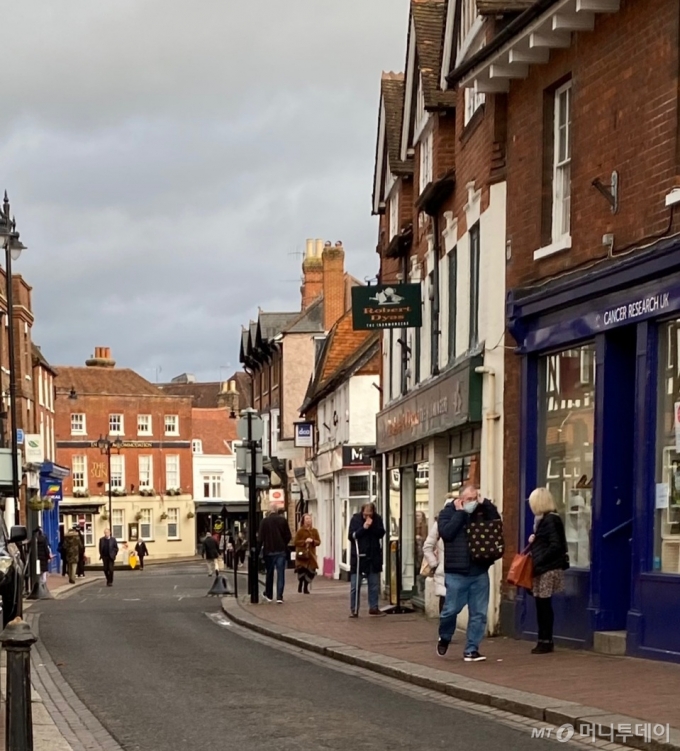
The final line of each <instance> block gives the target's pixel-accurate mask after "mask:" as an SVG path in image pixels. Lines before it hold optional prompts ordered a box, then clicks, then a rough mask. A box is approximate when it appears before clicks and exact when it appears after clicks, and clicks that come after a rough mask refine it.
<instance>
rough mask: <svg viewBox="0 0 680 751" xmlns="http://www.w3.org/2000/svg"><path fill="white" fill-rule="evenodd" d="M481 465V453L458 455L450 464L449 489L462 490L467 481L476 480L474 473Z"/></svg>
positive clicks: (453, 490)
mask: <svg viewBox="0 0 680 751" xmlns="http://www.w3.org/2000/svg"><path fill="white" fill-rule="evenodd" d="M478 466H479V454H473V455H471V456H456V457H454V458H453V459H451V463H450V465H449V490H450V491H451V492H452V493H453V492H455V491H456V490H460V489H461V488H462V487H463V485H464V484H465V483H467V482H472V481H474V479H475V478H474V477H473V473H474V471H475V468H476V467H478Z"/></svg>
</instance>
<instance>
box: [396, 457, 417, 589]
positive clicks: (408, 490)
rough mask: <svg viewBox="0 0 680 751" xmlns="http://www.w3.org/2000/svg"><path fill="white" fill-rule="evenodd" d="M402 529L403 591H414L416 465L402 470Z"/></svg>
mask: <svg viewBox="0 0 680 751" xmlns="http://www.w3.org/2000/svg"><path fill="white" fill-rule="evenodd" d="M401 501H402V514H401V530H402V538H401V544H400V546H399V549H400V552H401V591H402V592H414V589H415V581H416V578H415V577H416V571H415V560H416V557H415V545H414V540H415V502H416V473H415V468H414V467H404V468H403V469H402V470H401Z"/></svg>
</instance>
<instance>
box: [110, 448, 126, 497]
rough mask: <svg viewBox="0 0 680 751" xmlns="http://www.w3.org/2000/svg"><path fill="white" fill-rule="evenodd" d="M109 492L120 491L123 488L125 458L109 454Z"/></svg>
mask: <svg viewBox="0 0 680 751" xmlns="http://www.w3.org/2000/svg"><path fill="white" fill-rule="evenodd" d="M109 482H110V483H111V490H122V489H123V488H124V487H125V457H124V456H121V455H120V454H111V477H110V479H109Z"/></svg>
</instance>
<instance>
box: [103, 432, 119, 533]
mask: <svg viewBox="0 0 680 751" xmlns="http://www.w3.org/2000/svg"><path fill="white" fill-rule="evenodd" d="M97 448H98V449H99V451H100V452H101V454H102V456H106V460H107V465H108V470H107V471H108V474H107V477H108V478H109V482H108V486H109V529H111V534H113V528H112V526H111V525H112V524H113V500H112V497H111V449H116V451H117V452H118V453H119V454H120V450H121V449H122V448H123V441H122V440H121V439H120V438H115V439H114V440H113V441H112V440H111V439H110V438H109V436H106V438H104V436H101V435H100V436H99V440H98V441H97Z"/></svg>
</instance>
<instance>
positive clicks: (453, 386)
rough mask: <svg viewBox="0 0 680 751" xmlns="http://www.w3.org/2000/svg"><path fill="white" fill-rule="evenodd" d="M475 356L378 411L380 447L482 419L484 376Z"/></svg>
mask: <svg viewBox="0 0 680 751" xmlns="http://www.w3.org/2000/svg"><path fill="white" fill-rule="evenodd" d="M481 364H482V358H481V357H475V358H472V359H470V360H468V361H467V362H465V363H464V364H463V365H461V366H459V367H457V368H455V369H453V370H451V371H450V372H448V373H445V374H443V375H442V376H440V377H439V378H438V379H437V380H436V381H434V382H433V383H432V384H430V385H428V386H425V387H424V388H420V389H418V390H417V391H415V392H414V393H413V394H412V395H409V396H407V397H406V398H404V399H402V400H401V401H399V402H398V403H397V404H394V405H392V406H390V407H388V408H387V409H385V410H383V411H382V412H380V413H379V414H378V417H377V434H378V445H377V450H378V452H380V453H383V452H385V451H392V450H394V449H397V448H400V447H401V446H407V445H408V444H409V443H414V442H416V441H420V440H423V439H424V438H429V437H430V436H433V435H437V434H438V433H443V432H445V431H447V430H451V429H452V428H457V427H460V426H461V425H465V424H466V423H469V422H477V421H479V420H481V419H482V376H481V375H480V374H478V373H475V368H476V367H478V366H479V365H481Z"/></svg>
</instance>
